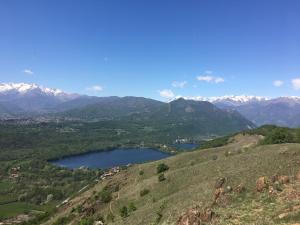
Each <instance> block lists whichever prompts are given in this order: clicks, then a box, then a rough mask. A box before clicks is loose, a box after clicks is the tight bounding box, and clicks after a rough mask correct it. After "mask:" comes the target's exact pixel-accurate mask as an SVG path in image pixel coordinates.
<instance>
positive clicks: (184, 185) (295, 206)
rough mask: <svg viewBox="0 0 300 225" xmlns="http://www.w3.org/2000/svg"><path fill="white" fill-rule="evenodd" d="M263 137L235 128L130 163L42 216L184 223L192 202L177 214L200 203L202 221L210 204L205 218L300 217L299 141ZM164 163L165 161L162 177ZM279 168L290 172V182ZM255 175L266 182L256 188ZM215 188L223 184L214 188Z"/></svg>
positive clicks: (64, 220) (260, 220)
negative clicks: (203, 143) (225, 140)
mask: <svg viewBox="0 0 300 225" xmlns="http://www.w3.org/2000/svg"><path fill="white" fill-rule="evenodd" d="M261 140H262V137H261V136H260V135H248V134H245V135H242V134H240V135H237V136H235V137H234V138H232V139H231V140H230V144H228V145H226V146H223V147H218V148H210V149H207V150H201V151H195V152H190V153H183V154H179V155H176V156H173V157H170V158H168V159H165V160H161V161H158V162H152V163H147V164H142V165H133V166H131V167H129V168H127V169H126V170H123V171H122V172H121V173H119V174H117V175H115V176H114V177H112V178H110V179H108V180H105V181H104V182H99V183H98V184H97V185H96V186H95V187H94V188H92V189H90V190H88V191H86V192H85V193H83V194H82V195H79V196H77V197H75V198H74V199H72V200H71V201H70V202H69V203H68V204H66V205H65V206H62V207H61V208H59V209H58V213H57V214H56V215H55V216H54V217H52V218H51V219H50V220H48V221H47V222H45V224H53V223H54V224H93V222H94V221H97V220H104V221H105V224H118V225H120V224H123V225H126V224H130V225H150V224H165V225H167V224H168V225H169V224H170V225H171V224H180V225H181V224H183V223H180V222H178V220H179V218H180V216H181V215H183V214H184V213H185V212H186V211H187V210H188V209H190V208H192V207H195V206H197V207H198V208H195V209H194V210H190V211H189V214H188V215H185V217H182V218H181V219H183V218H186V217H189V216H190V217H192V214H193V213H192V212H194V211H197V210H199V212H201V213H199V215H198V214H197V215H198V216H199V217H201V219H202V221H203V220H204V219H207V215H208V213H206V214H205V213H203V212H204V211H205V212H210V213H209V215H211V217H212V220H210V221H209V222H208V224H249V225H250V224H251V225H253V224H257V225H264V224H265V225H270V224H293V223H296V222H297V221H299V219H300V182H299V181H298V180H297V179H296V175H297V174H298V172H299V171H300V164H299V162H300V151H299V149H300V145H299V144H280V145H257V144H258V143H259V142H261ZM161 163H164V164H166V165H167V166H168V167H169V169H168V170H166V171H165V172H163V174H164V178H165V179H160V180H161V181H159V178H158V177H159V175H158V174H157V166H158V165H159V164H161ZM275 175H277V176H275ZM272 176H273V177H272ZM278 176H288V178H289V183H288V182H282V181H281V178H278ZM260 177H265V178H263V180H266V181H267V180H268V182H265V183H263V184H265V185H266V186H265V189H262V190H260V191H259V192H258V191H257V190H256V189H257V188H258V187H257V185H258V184H260V183H258V184H256V182H257V180H258V179H259V178H260ZM222 178H223V179H224V180H223V181H224V184H223V186H222V185H221V186H222V187H223V189H222V188H221V189H218V187H217V186H216V181H218V180H219V181H220V179H221V181H222ZM260 180H261V179H260ZM271 180H273V181H271ZM277 180H278V181H277ZM217 183H218V182H217ZM219 186H220V183H219ZM267 186H269V187H267ZM231 189H232V191H231ZM219 190H223V191H222V192H221V194H220V193H219V195H218V191H219ZM106 195H108V196H109V197H111V198H104V197H105V196H106ZM106 197H107V196H106ZM216 197H217V198H216ZM214 200H216V201H215V203H214ZM213 203H214V204H213ZM205 209H206V210H205ZM205 216H206V217H205ZM194 219H195V218H194ZM196 219H197V218H196ZM190 224H191V223H190ZM201 224H204V223H201Z"/></svg>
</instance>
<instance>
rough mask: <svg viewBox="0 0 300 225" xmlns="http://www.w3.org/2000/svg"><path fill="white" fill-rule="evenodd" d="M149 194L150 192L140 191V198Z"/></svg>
mask: <svg viewBox="0 0 300 225" xmlns="http://www.w3.org/2000/svg"><path fill="white" fill-rule="evenodd" d="M149 192H150V191H149V190H148V189H146V188H145V189H143V190H141V192H140V196H141V197H143V196H145V195H147V194H149Z"/></svg>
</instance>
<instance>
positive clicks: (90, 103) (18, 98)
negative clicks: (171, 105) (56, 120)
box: [0, 83, 300, 127]
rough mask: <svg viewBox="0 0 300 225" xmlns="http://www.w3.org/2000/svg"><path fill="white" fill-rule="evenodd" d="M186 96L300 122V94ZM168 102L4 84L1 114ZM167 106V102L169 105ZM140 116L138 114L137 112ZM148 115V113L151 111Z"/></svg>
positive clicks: (101, 110)
mask: <svg viewBox="0 0 300 225" xmlns="http://www.w3.org/2000/svg"><path fill="white" fill-rule="evenodd" d="M184 99H186V100H190V101H189V102H190V104H191V102H192V101H195V102H201V104H204V103H203V102H210V103H212V104H213V105H215V106H216V107H218V108H219V109H222V110H223V111H226V112H227V113H228V112H231V113H232V112H233V111H236V112H238V113H240V114H241V115H242V116H244V117H245V118H246V119H248V120H250V121H251V122H252V123H253V124H255V125H257V126H260V125H264V124H274V125H279V126H287V127H298V126H299V125H300V97H295V96H294V97H278V98H273V99H268V98H266V97H260V96H246V95H241V96H234V95H231V96H222V97H210V98H205V97H190V98H189V97H184ZM164 105H167V104H166V103H164V102H160V101H156V100H152V99H147V98H138V97H124V98H120V97H116V96H112V97H95V96H87V95H79V94H70V93H66V92H64V91H62V90H59V89H53V88H47V87H42V86H39V85H37V84H26V83H2V84H0V118H2V119H7V118H16V117H17V118H18V117H21V116H26V117H28V116H33V115H44V116H45V115H49V113H50V114H51V115H52V116H53V115H55V116H56V117H72V118H77V119H93V120H95V119H96V120H99V119H100V120H103V119H104V120H107V119H116V118H120V117H122V116H125V115H126V116H128V115H130V114H139V115H140V116H141V115H144V116H145V115H146V114H147V113H148V114H149V113H152V114H153V115H154V114H155V113H156V114H157V113H164V111H163V110H162V108H164V107H163V106H164ZM165 107H166V106H165ZM135 116H136V115H135ZM147 116H148V115H147Z"/></svg>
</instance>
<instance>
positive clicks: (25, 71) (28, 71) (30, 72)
mask: <svg viewBox="0 0 300 225" xmlns="http://www.w3.org/2000/svg"><path fill="white" fill-rule="evenodd" d="M22 72H23V73H26V74H28V75H33V71H32V70H31V69H24V70H23V71H22Z"/></svg>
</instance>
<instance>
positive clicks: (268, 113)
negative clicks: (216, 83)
mask: <svg viewBox="0 0 300 225" xmlns="http://www.w3.org/2000/svg"><path fill="white" fill-rule="evenodd" d="M185 99H192V100H197V101H209V102H211V103H213V104H214V105H216V106H217V107H219V108H221V109H228V110H236V111H238V112H239V113H240V114H242V115H243V116H244V117H245V118H247V119H248V120H250V121H251V122H253V123H254V124H256V125H258V126H260V125H264V124H274V125H278V126H287V127H299V126H300V97H298V96H288V97H278V98H271V99H269V98H266V97H261V96H247V95H228V96H221V97H208V98H206V97H201V96H200V97H185Z"/></svg>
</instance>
